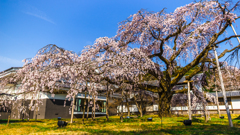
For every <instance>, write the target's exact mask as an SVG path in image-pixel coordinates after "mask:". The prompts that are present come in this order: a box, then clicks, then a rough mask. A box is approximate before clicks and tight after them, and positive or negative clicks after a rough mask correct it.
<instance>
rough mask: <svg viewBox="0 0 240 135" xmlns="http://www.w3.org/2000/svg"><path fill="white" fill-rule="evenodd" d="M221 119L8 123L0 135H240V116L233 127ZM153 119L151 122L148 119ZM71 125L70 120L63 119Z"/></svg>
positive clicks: (1, 124)
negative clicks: (205, 120) (59, 124)
mask: <svg viewBox="0 0 240 135" xmlns="http://www.w3.org/2000/svg"><path fill="white" fill-rule="evenodd" d="M224 116H225V119H220V118H218V117H217V115H212V116H211V120H210V121H208V122H207V123H205V122H204V118H203V117H195V118H194V119H193V123H192V126H185V125H184V124H183V122H182V121H183V120H186V119H187V118H188V117H187V116H181V117H176V116H175V117H167V118H163V120H162V125H161V119H160V118H158V116H157V115H146V116H144V117H143V118H133V119H124V122H123V123H121V122H120V119H119V116H112V117H110V121H109V122H107V121H106V120H105V118H104V117H102V118H97V119H96V120H95V121H91V119H89V120H88V121H86V120H85V124H84V125H83V124H81V123H82V120H81V119H74V121H75V123H73V124H69V125H68V126H67V127H64V128H58V126H57V119H44V120H37V121H35V120H30V121H24V122H22V121H21V120H11V121H10V124H9V126H7V120H0V134H39V135H40V134H114V135H115V134H211V135H214V134H234V135H237V134H240V115H237V114H233V115H232V117H233V123H234V127H233V128H230V127H229V126H228V120H227V116H226V115H224ZM148 117H153V121H152V122H148V121H147V118H148ZM64 120H65V121H70V120H69V119H64Z"/></svg>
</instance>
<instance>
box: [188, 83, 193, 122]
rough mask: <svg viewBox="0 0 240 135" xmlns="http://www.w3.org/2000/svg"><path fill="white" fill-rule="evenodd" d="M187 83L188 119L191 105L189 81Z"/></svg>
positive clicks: (190, 118) (190, 113) (190, 115)
mask: <svg viewBox="0 0 240 135" xmlns="http://www.w3.org/2000/svg"><path fill="white" fill-rule="evenodd" d="M187 84H188V117H189V120H192V106H191V96H190V82H189V81H188V82H187Z"/></svg>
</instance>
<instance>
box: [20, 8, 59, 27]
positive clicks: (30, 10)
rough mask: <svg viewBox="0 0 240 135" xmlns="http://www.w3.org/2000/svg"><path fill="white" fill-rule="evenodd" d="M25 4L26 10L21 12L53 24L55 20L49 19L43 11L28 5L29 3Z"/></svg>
mask: <svg viewBox="0 0 240 135" xmlns="http://www.w3.org/2000/svg"><path fill="white" fill-rule="evenodd" d="M27 6H28V8H27V9H28V11H23V13H25V14H28V15H31V16H34V17H37V18H40V19H42V20H45V21H47V22H50V23H52V24H55V22H54V21H52V19H50V18H49V17H48V16H47V15H46V14H45V13H44V12H43V11H41V10H39V9H37V8H36V7H33V6H30V5H27Z"/></svg>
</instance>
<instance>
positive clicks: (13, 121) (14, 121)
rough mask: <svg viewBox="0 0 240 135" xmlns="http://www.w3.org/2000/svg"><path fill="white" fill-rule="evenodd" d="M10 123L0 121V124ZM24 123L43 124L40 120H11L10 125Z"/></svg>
mask: <svg viewBox="0 0 240 135" xmlns="http://www.w3.org/2000/svg"><path fill="white" fill-rule="evenodd" d="M7 122H8V120H7V119H2V120H0V124H6V123H7ZM18 122H19V123H23V122H40V123H43V121H40V120H36V121H35V120H30V121H27V120H24V121H22V120H18V119H11V120H10V121H9V123H18Z"/></svg>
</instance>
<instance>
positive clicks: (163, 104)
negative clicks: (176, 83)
mask: <svg viewBox="0 0 240 135" xmlns="http://www.w3.org/2000/svg"><path fill="white" fill-rule="evenodd" d="M158 95H159V101H158V113H159V114H158V115H159V117H162V116H165V117H166V116H171V99H172V93H170V92H159V93H158Z"/></svg>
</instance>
